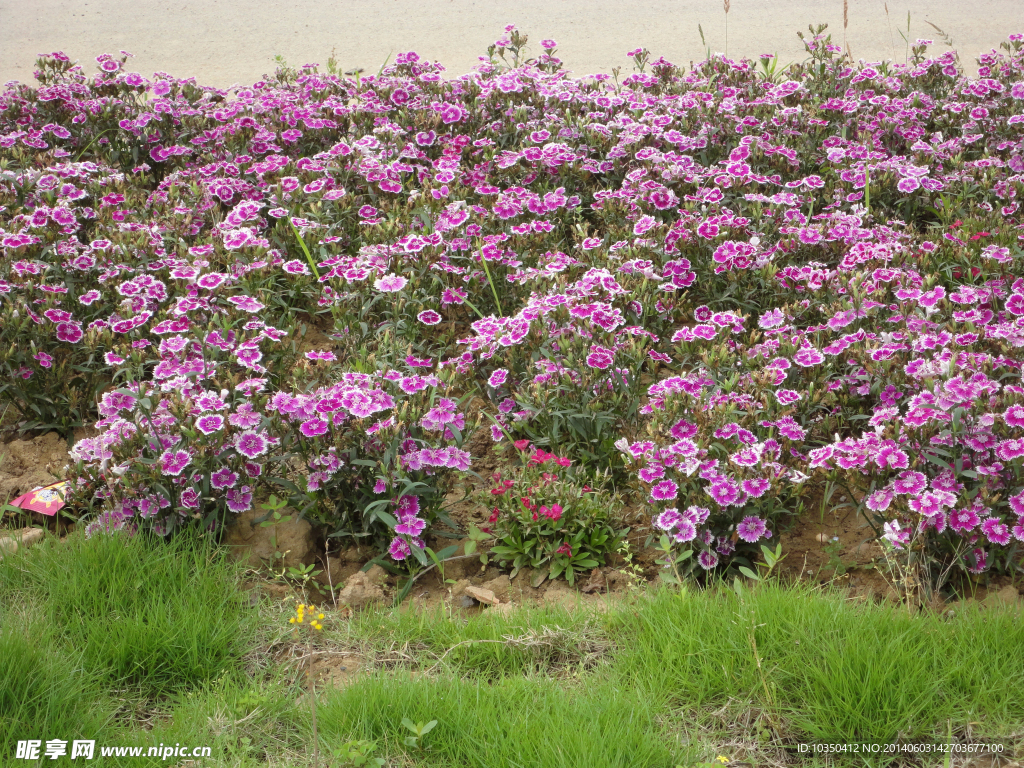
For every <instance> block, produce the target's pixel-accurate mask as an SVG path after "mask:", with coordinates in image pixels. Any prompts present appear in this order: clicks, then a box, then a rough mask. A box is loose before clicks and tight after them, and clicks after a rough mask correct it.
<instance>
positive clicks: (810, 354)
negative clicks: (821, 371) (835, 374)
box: [793, 347, 825, 368]
mask: <svg viewBox="0 0 1024 768" xmlns="http://www.w3.org/2000/svg"><path fill="white" fill-rule="evenodd" d="M793 362H794V363H796V364H797V365H799V366H801V367H803V368H810V367H812V366H815V365H820V364H821V363H823V362H825V356H824V355H823V354H821V352H819V351H818V350H816V349H815V348H814V347H804V348H802V349H799V350H797V352H796V353H795V354H794V355H793Z"/></svg>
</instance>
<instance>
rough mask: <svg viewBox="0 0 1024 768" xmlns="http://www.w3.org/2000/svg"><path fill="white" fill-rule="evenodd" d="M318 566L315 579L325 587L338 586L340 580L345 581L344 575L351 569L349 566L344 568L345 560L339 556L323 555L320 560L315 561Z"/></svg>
mask: <svg viewBox="0 0 1024 768" xmlns="http://www.w3.org/2000/svg"><path fill="white" fill-rule="evenodd" d="M317 565H318V566H320V568H318V570H320V573H318V574H317V575H316V580H317V582H318V583H319V584H321V585H322V586H325V587H331V586H334V587H338V586H339V585H341V583H342V582H344V581H345V576H346V575H348V574H346V573H345V572H346V571H348V572H349V573H350V572H351V571H352V569H351V567H349V568H346V566H345V561H344V560H342V559H341V558H340V557H325V558H321V560H320V562H319V563H317Z"/></svg>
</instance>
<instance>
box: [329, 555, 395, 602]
mask: <svg viewBox="0 0 1024 768" xmlns="http://www.w3.org/2000/svg"><path fill="white" fill-rule="evenodd" d="M386 577H387V571H385V570H384V569H383V568H381V567H380V566H379V565H375V566H373V568H371V569H370V570H369V571H367V572H365V573H364V572H363V571H360V572H359V573H354V574H352V575H351V576H349V577H348V580H347V581H346V582H345V588H344V589H343V590H341V593H340V594H339V595H338V602H339V603H342V604H343V605H347V606H348V607H349V608H352V609H353V610H358V609H360V608H365V607H366V606H367V605H370V604H372V603H379V602H381V601H382V600H384V589H383V587H382V586H381V584H383V582H384V578H386Z"/></svg>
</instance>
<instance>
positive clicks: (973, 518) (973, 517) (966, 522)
mask: <svg viewBox="0 0 1024 768" xmlns="http://www.w3.org/2000/svg"><path fill="white" fill-rule="evenodd" d="M980 522H981V520H980V519H979V517H978V515H977V513H976V512H975V511H974V510H973V509H954V510H953V511H952V512H951V513H950V515H949V527H950V528H952V529H953V530H954V531H956V532H957V533H960V534H964V533H966V532H967V531H970V530H973V529H974V528H975V527H977V525H978V523H980Z"/></svg>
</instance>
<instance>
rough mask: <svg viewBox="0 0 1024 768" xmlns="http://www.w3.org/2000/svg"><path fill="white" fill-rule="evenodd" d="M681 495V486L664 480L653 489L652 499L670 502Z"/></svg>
mask: <svg viewBox="0 0 1024 768" xmlns="http://www.w3.org/2000/svg"><path fill="white" fill-rule="evenodd" d="M678 493H679V486H678V485H676V484H675V483H674V482H672V481H671V480H662V481H661V482H660V483H658V484H657V485H656V486H654V487H653V488H651V499H653V500H655V501H668V500H670V499H674V498H676V496H677V494H678Z"/></svg>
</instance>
